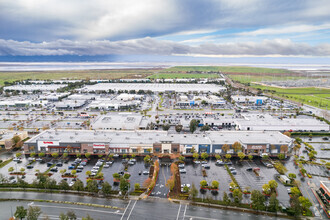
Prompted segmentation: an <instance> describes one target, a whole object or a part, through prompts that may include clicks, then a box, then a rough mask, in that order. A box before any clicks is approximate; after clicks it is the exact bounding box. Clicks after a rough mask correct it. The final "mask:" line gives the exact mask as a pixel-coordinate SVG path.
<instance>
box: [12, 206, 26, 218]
mask: <svg viewBox="0 0 330 220" xmlns="http://www.w3.org/2000/svg"><path fill="white" fill-rule="evenodd" d="M26 215H27V209H25V208H24V207H23V206H17V207H16V212H15V214H14V216H15V218H18V219H23V218H25V217H26Z"/></svg>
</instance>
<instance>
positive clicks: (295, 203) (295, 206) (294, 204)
mask: <svg viewBox="0 0 330 220" xmlns="http://www.w3.org/2000/svg"><path fill="white" fill-rule="evenodd" d="M290 204H291V210H292V212H293V215H294V216H299V215H300V214H301V211H302V207H301V204H300V202H299V197H298V196H292V197H291V199H290Z"/></svg>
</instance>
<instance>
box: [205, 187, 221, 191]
mask: <svg viewBox="0 0 330 220" xmlns="http://www.w3.org/2000/svg"><path fill="white" fill-rule="evenodd" d="M201 189H204V190H207V189H208V190H216V191H218V190H219V188H212V187H211V186H210V187H207V186H206V187H201Z"/></svg>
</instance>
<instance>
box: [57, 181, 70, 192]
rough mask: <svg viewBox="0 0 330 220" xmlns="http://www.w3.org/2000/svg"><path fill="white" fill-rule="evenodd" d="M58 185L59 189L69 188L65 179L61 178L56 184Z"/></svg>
mask: <svg viewBox="0 0 330 220" xmlns="http://www.w3.org/2000/svg"><path fill="white" fill-rule="evenodd" d="M58 186H59V188H60V189H61V190H69V189H70V186H69V184H68V182H67V181H65V180H61V182H60V183H59V184H58Z"/></svg>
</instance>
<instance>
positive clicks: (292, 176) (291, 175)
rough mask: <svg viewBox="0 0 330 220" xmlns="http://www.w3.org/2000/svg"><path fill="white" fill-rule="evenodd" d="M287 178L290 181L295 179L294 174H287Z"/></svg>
mask: <svg viewBox="0 0 330 220" xmlns="http://www.w3.org/2000/svg"><path fill="white" fill-rule="evenodd" d="M288 176H289V178H290V179H291V180H293V179H296V178H297V176H296V174H294V173H289V174H288Z"/></svg>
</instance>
